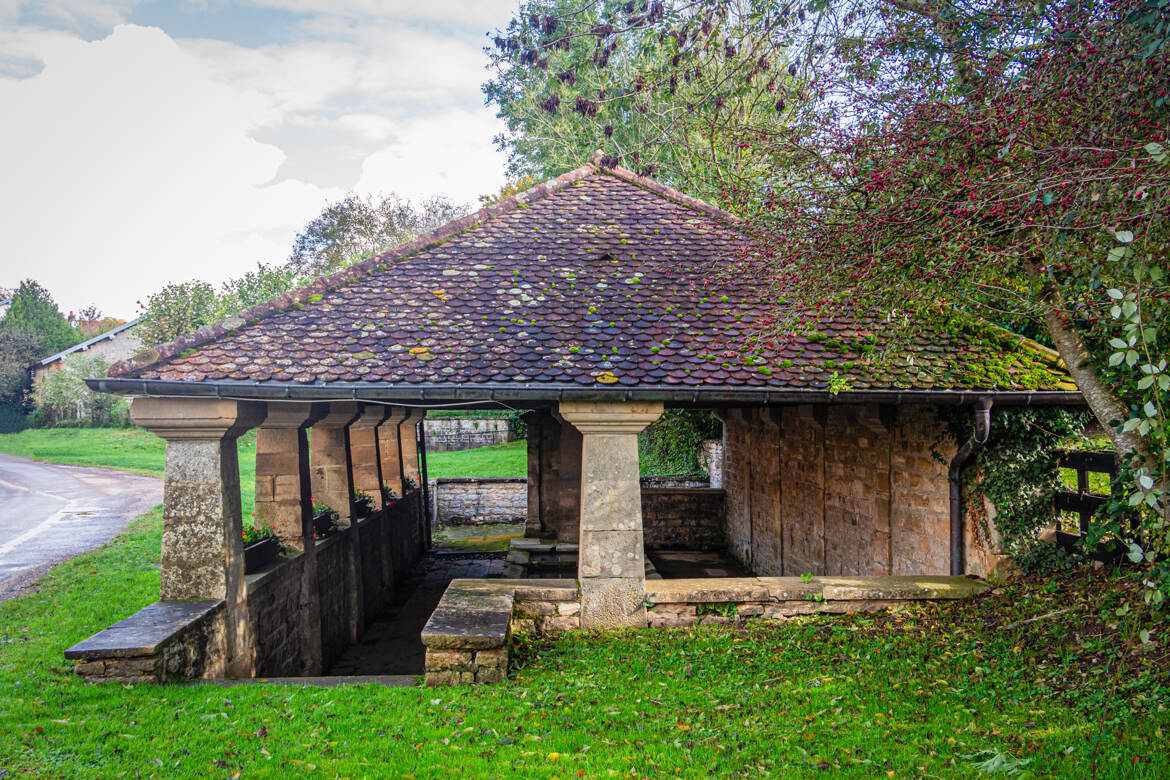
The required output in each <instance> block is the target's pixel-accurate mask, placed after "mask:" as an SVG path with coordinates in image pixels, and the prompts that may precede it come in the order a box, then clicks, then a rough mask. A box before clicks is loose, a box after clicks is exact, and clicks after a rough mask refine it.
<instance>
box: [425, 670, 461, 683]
mask: <svg viewBox="0 0 1170 780" xmlns="http://www.w3.org/2000/svg"><path fill="white" fill-rule="evenodd" d="M424 681H425V682H426V684H427V685H430V686H441V685H458V684H459V672H427V673H426V676H425V678H424Z"/></svg>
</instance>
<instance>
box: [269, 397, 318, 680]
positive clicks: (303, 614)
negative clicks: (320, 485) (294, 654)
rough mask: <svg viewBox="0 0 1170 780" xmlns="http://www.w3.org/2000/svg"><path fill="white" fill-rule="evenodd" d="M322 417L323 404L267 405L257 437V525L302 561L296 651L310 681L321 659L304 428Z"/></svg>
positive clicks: (287, 403)
mask: <svg viewBox="0 0 1170 780" xmlns="http://www.w3.org/2000/svg"><path fill="white" fill-rule="evenodd" d="M327 413H328V407H327V406H326V405H325V404H308V403H297V402H279V401H272V402H269V403H268V416H267V417H266V418H265V419H264V424H263V425H262V426H261V427H260V429H259V430H258V431H257V432H256V522H257V525H262V524H263V525H269V526H271V527H272V529H273V530H274V531H276V534H277V536H278V537H280V543H281V545H282V546H284V547H286V548H290V549H294V550H298V551H299V552H300V553H301V555H302V557H303V559H302V561H301V566H302V568H301V572H302V575H301V595H300V612H299V614H298V619H299V623H300V627H299V630H298V634H299V636H298V637H297V639H298V642H297V646H298V647H299V648H300V656H301V657H300V668H301V673H302V674H305V675H310V676H312V675H317V674H320V673H321V671H322V669H321V663H322V658H321V655H322V653H321V604H320V595H319V593H318V585H317V545H316V544H315V543H314V542H313V507H312V500H311V495H312V493H311V490H312V488H311V477H310V467H309V435H308V427H309V426H310V425H312V424H313V423H315V422H317V421H318V420H320V419H321V418H322V417H324V416H325V415H326V414H327Z"/></svg>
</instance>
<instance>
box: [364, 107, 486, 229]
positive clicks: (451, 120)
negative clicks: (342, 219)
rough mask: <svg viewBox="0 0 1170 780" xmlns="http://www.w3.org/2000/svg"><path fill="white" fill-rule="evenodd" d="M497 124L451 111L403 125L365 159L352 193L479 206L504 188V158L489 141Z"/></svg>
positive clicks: (483, 116) (484, 117)
mask: <svg viewBox="0 0 1170 780" xmlns="http://www.w3.org/2000/svg"><path fill="white" fill-rule="evenodd" d="M501 129H502V124H501V123H500V122H499V121H498V120H496V119H495V118H493V117H491V116H490V115H487V114H485V113H472V112H470V111H465V110H460V109H453V110H450V111H445V112H443V113H441V114H436V115H431V116H426V117H419V118H411V119H406V120H404V121H403V122H402V123H401V124H400V125H398V126H397V127H396V128H395V135H396V136H397V139H396V141H395V143H393V144H389V145H387V146H386V147H384V148H382V149H380V150H379V151H377V152H375V153H374V154H372V155H370V156H369V157H367V158H366V161H365V163H364V164H363V165H362V176H361V178H360V179H359V180H358V183H357V187H356V189H357V190H358V191H360V192H391V191H393V192H397V193H399V194H401V195H406V196H408V197H411V198H415V199H418V198H422V197H426V196H428V195H433V194H436V193H442V194H445V195H448V196H450V197H451V198H453V199H454V200H457V201H463V202H466V203H470V204H472V205H473V206H478V203H477V201H476V198H477V196H479V195H488V194H492V193H494V192H495V191H496V190H498V189H499V188H500V186H501V185H503V183H504V175H503V170H504V163H505V162H506V158H505V155H504V154H503V153H502V152H499V151H497V150H496V149H495V147H494V145H493V144H492V137H493V136H494V135H495V134H496V133H498V132H500V130H501Z"/></svg>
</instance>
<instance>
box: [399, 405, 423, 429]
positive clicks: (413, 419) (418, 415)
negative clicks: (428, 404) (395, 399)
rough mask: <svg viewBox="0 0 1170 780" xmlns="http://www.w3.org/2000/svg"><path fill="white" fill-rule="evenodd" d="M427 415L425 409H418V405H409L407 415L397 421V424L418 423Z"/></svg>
mask: <svg viewBox="0 0 1170 780" xmlns="http://www.w3.org/2000/svg"><path fill="white" fill-rule="evenodd" d="M426 416H427V410H426V409H419V408H418V407H410V408H408V409H407V415H406V417H405V418H404V419H403V420H402V422H400V423H399V425H418V424H419V423H420V422H422V421H423V419H425V418H426Z"/></svg>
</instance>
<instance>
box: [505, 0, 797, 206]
mask: <svg viewBox="0 0 1170 780" xmlns="http://www.w3.org/2000/svg"><path fill="white" fill-rule="evenodd" d="M627 6H629V7H631V8H632V10H631V11H630V12H629V13H627V12H626V11H625V8H626V7H627ZM681 18H682V16H681V15H680V13H676V12H673V11H672V12H670V13H668V11H667V8H666V6H665V5H664V4H663V3H661V2H653V3H635V4H630V3H626V2H615V1H614V0H607V2H602V3H585V4H582V3H580V2H576V1H575V0H529V2H526V3H524V4H522V6H521V8H520V10H519V12H518V13H517V14H516V16H515V17H514V18H513V19H512V21H511V22H510V23H509V24H508V26H507V28H506V29H504V30H502V31H499V32H498V33H497V35H496V36H495V38H494V42H493V46H490V47H488V48H487V49H485V51H486V53H487V54H488V56H489V58H490V60H491V65H490V67H491V69H492V71H493V77H492V79H491V80H490V81H489V82H487V83H486V84H484V87H483V89H484V93H485V95H486V97H487V102H488V103H489V104H492V105H495V106H496V107H497V110H498V116H499V117H500V118H501V119H503V120H504V121H505V122H506V123H507V128H508V129H507V131H506V132H505V133H503V134H501V135H500V136H499V137H498V138H497V139H496V140H497V143H498V145H499V146H500V148H501V149H505V150H507V151H508V152H509V168H510V173H511V175H512V176H513V177H514V178H517V179H521V178H523V177H525V176H531V177H535V178H537V179H546V178H548V177H550V176H555V175H557V174H560V173H562V172H564V171H565V170H568V169H570V168H575V167H577V166H578V165H580V164H581V163H582V162H584V161H585V160H588V159H589V158H590V157H592V156H593V153H594V151H595V150H601V151H602V153H603V160H604V162H605V164H607V165H610V166H614V165H621V166H623V167H626V168H630V169H632V170H634V171H635V172H637V173H640V174H642V175H646V176H654V177H656V178H658V179H660V180H662V181H664V182H666V183H668V184H671V185H673V186H675V187H678V188H679V189H682V190H684V191H686V192H689V193H691V194H694V195H697V196H699V197H708V198H715V199H720V198H722V195H723V190H725V189H731V188H733V187H737V186H742V184H743V182H745V181H753V180H755V179H758V178H760V177H761V176H764V175H766V173H767V171H768V170H769V168H770V167H773V166H774V165H775V159H774V150H771V151H770V152H769V154H767V155H763V156H761V155H759V154H757V151H758V150H759V147H757V146H756V145H755V144H753V143H748V141H754V140H755V138H756V137H758V136H765V137H767V136H773V135H775V134H777V133H779V132H781V131H782V129H783V128H784V126H785V124H786V123H787V121H788V111H787V104H786V103H785V101H784V100H783V99H782V98H781V99H778V94H779V92H780V91H782V90H784V89H786V86H787V85H788V84H789V83H790V82H791V81H792V74H791V73H790V72H789V71H788V70H787V69H786V66H787V64H788V60H787V52H786V48H785V45H784V39H783V37H782V36H777V35H776V33H777V27H776V25H775V23H774V20H772V21H769V20H764V21H763V22H762V23H761V24H758V25H753V24H751V23H750V22H751V19H752V17H750V15H746V14H745V16H744V18H743V19H742V20H740V19H738V18H737V19H733V20H730V21H729V22H728V24H730V25H731V26H733V27H734V29H725V27H724V26H720V27H716V26H715V25H712V24H707V25H699V27H697V28H696V29H694V30H685V29H684V28H683V27H681V26H680V25H679V21H680V19H681ZM779 31H780V32H783V30H782V29H781V30H779ZM647 63H666V64H667V65H668V66H678V67H658V68H651V67H647Z"/></svg>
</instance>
